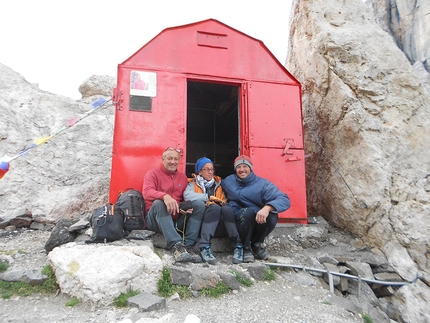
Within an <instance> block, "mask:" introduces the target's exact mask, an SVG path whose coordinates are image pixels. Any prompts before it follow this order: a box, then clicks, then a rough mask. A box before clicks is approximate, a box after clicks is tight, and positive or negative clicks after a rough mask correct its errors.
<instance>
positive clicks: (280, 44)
mask: <svg viewBox="0 0 430 323" xmlns="http://www.w3.org/2000/svg"><path fill="white" fill-rule="evenodd" d="M290 8H291V0H282V1H279V0H266V1H249V0H244V1H243V0H227V1H226V0H218V1H202V0H182V1H181V0H152V1H148V0H121V1H119V0H118V1H114V0H104V1H101V0H72V1H70V0H63V1H59V0H14V1H12V0H10V1H2V3H1V5H0V9H1V12H2V17H1V19H0V33H1V38H0V39H1V49H0V63H2V64H4V65H6V66H8V67H10V68H11V69H13V70H14V71H16V72H18V73H20V74H21V75H22V76H24V77H25V78H26V79H27V81H29V82H31V83H38V84H39V87H40V88H41V89H42V90H45V91H49V92H52V93H56V94H61V95H65V96H69V97H71V98H73V99H80V98H81V96H80V93H79V91H78V88H79V85H81V83H82V82H83V81H84V80H85V79H87V78H89V77H90V76H92V75H111V76H115V77H116V71H117V65H118V64H120V63H122V62H123V61H125V60H126V59H127V58H128V57H130V56H131V55H132V54H134V53H135V52H136V51H137V50H139V49H140V48H141V47H142V46H143V45H145V44H146V43H147V42H148V41H150V40H151V39H152V38H154V37H155V36H156V35H157V34H158V33H160V32H161V31H162V30H163V29H165V28H169V27H175V26H180V25H185V24H189V23H193V22H197V21H201V20H205V19H209V18H213V19H217V20H219V21H220V22H222V23H224V24H227V25H229V26H230V27H232V28H235V29H237V30H239V31H241V32H243V33H245V34H247V35H249V36H251V37H254V38H256V39H259V40H261V41H263V43H264V44H265V45H266V46H267V48H268V49H269V50H270V51H271V52H272V53H273V54H274V55H275V57H276V58H277V59H278V60H279V61H280V62H281V63H282V64H284V63H285V59H286V56H287V47H288V29H289V27H288V22H289V15H290V14H289V12H290Z"/></svg>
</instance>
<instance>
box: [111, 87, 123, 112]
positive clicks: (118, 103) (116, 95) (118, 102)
mask: <svg viewBox="0 0 430 323" xmlns="http://www.w3.org/2000/svg"><path fill="white" fill-rule="evenodd" d="M122 102H123V99H122V91H119V90H118V89H117V88H114V89H113V97H112V103H113V105H115V107H116V109H117V110H122Z"/></svg>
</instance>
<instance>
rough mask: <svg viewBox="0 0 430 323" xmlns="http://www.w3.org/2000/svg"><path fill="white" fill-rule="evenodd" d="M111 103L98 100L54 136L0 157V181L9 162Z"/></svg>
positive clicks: (7, 169)
mask: <svg viewBox="0 0 430 323" xmlns="http://www.w3.org/2000/svg"><path fill="white" fill-rule="evenodd" d="M110 101H112V100H111V99H110V100H106V99H104V98H99V99H97V100H96V101H94V102H93V103H92V104H91V106H92V107H93V109H92V110H89V111H88V112H86V113H85V114H84V115H83V116H82V117H80V118H73V119H70V120H68V122H67V125H66V126H63V127H62V128H61V129H60V130H58V131H57V132H55V133H54V134H52V135H50V136H49V137H43V138H38V139H36V140H35V141H34V143H31V144H30V145H29V146H28V147H27V148H25V149H23V150H21V151H20V152H18V153H17V154H16V155H15V156H13V157H9V156H7V155H4V156H3V157H0V179H1V178H3V176H4V175H5V174H6V173H7V172H8V171H9V169H10V162H11V161H13V160H15V159H17V158H18V157H21V156H25V155H27V154H28V152H29V151H30V150H31V149H33V148H35V147H38V146H40V145H41V144H44V143H47V142H48V141H49V140H51V139H52V138H54V137H55V136H58V135H59V134H60V133H62V132H63V131H65V130H67V129H69V128H71V127H73V126H74V125H75V124H77V123H78V122H80V121H82V120H83V119H85V118H86V117H88V116H90V115H91V114H93V113H94V112H96V111H98V110H101V109H102V108H105V107H107V106H109V105H111V104H109V102H110Z"/></svg>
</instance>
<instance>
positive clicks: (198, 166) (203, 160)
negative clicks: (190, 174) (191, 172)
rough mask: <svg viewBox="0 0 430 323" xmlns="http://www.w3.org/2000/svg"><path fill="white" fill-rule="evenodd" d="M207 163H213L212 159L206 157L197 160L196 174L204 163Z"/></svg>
mask: <svg viewBox="0 0 430 323" xmlns="http://www.w3.org/2000/svg"><path fill="white" fill-rule="evenodd" d="M207 163H211V164H213V162H212V160H210V159H209V158H207V157H202V158H200V159H199V160H198V161H197V163H196V174H198V173H200V171H201V170H202V168H203V166H204V165H206V164H207Z"/></svg>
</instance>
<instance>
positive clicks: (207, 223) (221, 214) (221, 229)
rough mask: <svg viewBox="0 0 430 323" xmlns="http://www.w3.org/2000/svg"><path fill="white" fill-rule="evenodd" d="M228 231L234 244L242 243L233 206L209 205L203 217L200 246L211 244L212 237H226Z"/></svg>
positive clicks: (239, 244)
mask: <svg viewBox="0 0 430 323" xmlns="http://www.w3.org/2000/svg"><path fill="white" fill-rule="evenodd" d="M226 233H227V236H228V237H229V238H230V241H231V243H232V245H233V246H241V245H242V240H241V239H240V236H239V232H238V231H237V226H236V218H235V216H234V213H233V210H232V209H231V207H229V206H228V205H224V206H220V205H218V204H211V205H209V206H208V207H207V209H206V212H205V217H204V218H203V223H202V230H201V233H200V241H199V248H204V247H207V246H210V245H211V239H212V238H220V237H224V236H225V234H226Z"/></svg>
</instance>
